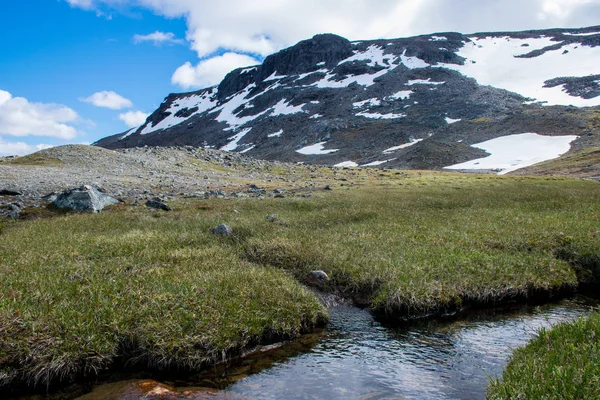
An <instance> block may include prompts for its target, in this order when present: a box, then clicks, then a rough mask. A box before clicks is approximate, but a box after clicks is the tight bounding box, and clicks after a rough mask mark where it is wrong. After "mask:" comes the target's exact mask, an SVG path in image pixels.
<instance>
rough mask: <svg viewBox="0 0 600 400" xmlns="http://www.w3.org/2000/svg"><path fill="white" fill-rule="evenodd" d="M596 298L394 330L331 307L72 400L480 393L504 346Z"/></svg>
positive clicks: (498, 367)
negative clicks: (274, 332)
mask: <svg viewBox="0 0 600 400" xmlns="http://www.w3.org/2000/svg"><path fill="white" fill-rule="evenodd" d="M595 305H597V302H595V301H592V300H590V299H588V298H586V297H581V296H579V297H575V298H572V299H567V300H562V301H560V302H558V303H554V304H547V305H543V306H537V307H531V306H520V307H515V308H513V309H511V310H507V309H506V308H504V309H502V310H487V311H481V310H479V311H474V312H471V313H466V314H465V313H463V314H462V315H461V316H460V318H459V319H456V320H453V321H425V322H420V323H416V324H411V325H410V326H405V327H396V328H394V327H386V326H383V325H382V324H380V323H379V322H377V321H375V320H374V319H373V317H372V316H371V314H369V312H367V311H365V310H361V309H358V308H355V307H349V306H338V307H333V308H331V309H330V318H331V322H330V323H329V325H328V327H327V328H326V329H325V330H324V331H323V332H321V333H319V334H315V335H308V336H306V337H303V338H302V339H301V340H299V341H297V342H294V343H292V344H289V345H285V346H282V347H280V348H277V349H275V350H271V351H267V352H263V353H261V354H259V355H254V356H251V357H249V358H246V359H244V360H242V361H241V362H239V363H238V364H239V365H237V366H230V367H228V368H227V369H225V368H224V367H221V368H218V369H215V370H211V371H209V372H207V373H203V374H201V375H198V376H196V377H194V379H193V380H191V381H188V382H194V383H185V382H179V381H174V382H162V383H158V382H155V381H143V380H130V381H122V382H115V383H109V384H105V385H101V386H98V387H97V388H95V389H94V391H93V392H91V393H89V394H87V395H84V396H82V397H80V399H81V400H97V399H103V400H104V399H133V398H140V397H142V398H147V399H155V398H156V399H158V398H161V399H162V398H185V399H188V398H189V399H204V398H210V399H364V400H367V399H368V400H374V399H484V398H485V391H486V386H487V384H488V382H489V379H490V377H491V376H496V375H500V374H501V373H502V369H503V367H504V365H505V364H506V362H507V358H508V357H509V355H510V354H511V349H513V348H515V347H518V346H521V345H524V344H526V343H527V342H528V341H529V340H530V339H531V338H532V337H533V336H534V335H535V334H536V332H537V330H538V329H540V328H542V327H549V326H552V325H554V324H556V323H558V322H562V321H569V320H572V319H573V318H576V317H578V316H581V315H583V314H585V313H586V312H588V311H589V309H590V307H591V306H595ZM208 387H212V388H213V389H207V388H208Z"/></svg>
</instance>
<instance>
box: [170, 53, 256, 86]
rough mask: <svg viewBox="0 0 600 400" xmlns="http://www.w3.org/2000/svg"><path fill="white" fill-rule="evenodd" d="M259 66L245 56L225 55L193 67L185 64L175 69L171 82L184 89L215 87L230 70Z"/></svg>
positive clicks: (252, 59) (254, 60) (253, 59)
mask: <svg viewBox="0 0 600 400" xmlns="http://www.w3.org/2000/svg"><path fill="white" fill-rule="evenodd" d="M257 64H260V61H258V60H256V59H255V58H252V57H250V56H247V55H245V54H237V53H225V54H223V55H221V56H216V57H213V58H209V59H206V60H204V61H201V62H200V63H198V65H196V66H193V65H192V64H191V63H189V62H187V63H185V64H183V65H182V66H181V67H179V68H177V70H176V71H175V73H174V74H173V77H172V78H171V82H172V83H174V84H176V85H179V86H181V87H182V88H184V89H189V88H192V87H207V86H212V85H215V84H217V83H219V82H221V80H222V79H223V78H224V77H225V75H227V73H228V72H229V71H231V70H234V69H236V68H240V67H247V66H250V65H257Z"/></svg>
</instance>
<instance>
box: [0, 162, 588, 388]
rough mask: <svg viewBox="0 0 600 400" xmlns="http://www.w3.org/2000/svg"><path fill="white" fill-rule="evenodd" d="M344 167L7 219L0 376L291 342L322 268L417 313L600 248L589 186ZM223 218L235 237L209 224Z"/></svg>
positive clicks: (478, 295)
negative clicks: (221, 189)
mask: <svg viewBox="0 0 600 400" xmlns="http://www.w3.org/2000/svg"><path fill="white" fill-rule="evenodd" d="M353 174H354V172H352V171H347V172H346V175H345V176H347V177H348V181H342V182H340V181H336V184H335V185H334V190H333V191H331V192H327V191H318V192H316V195H315V196H313V197H312V198H310V199H301V198H293V197H286V198H284V199H263V200H261V199H237V200H219V199H213V200H187V201H186V202H185V203H184V202H183V201H182V202H180V203H175V204H172V206H173V207H174V209H175V211H173V212H171V213H164V212H156V211H152V210H149V209H146V208H144V207H130V208H125V209H123V208H121V209H119V210H112V211H109V212H105V213H102V214H99V215H68V216H58V217H56V218H52V219H37V220H30V221H19V222H18V223H12V224H10V225H8V226H5V227H4V229H2V233H1V239H2V240H1V241H0V275H1V276H2V280H1V281H0V330H1V332H0V385H3V384H4V385H6V384H9V383H11V382H16V381H20V380H23V379H25V380H29V381H30V383H36V382H37V383H47V382H49V381H53V380H57V379H60V378H64V379H65V380H67V379H70V378H72V377H74V376H80V375H83V374H87V373H96V372H97V371H101V370H103V369H106V368H110V367H111V366H112V365H114V364H115V362H117V361H120V362H124V363H128V364H135V363H137V364H138V365H141V366H144V367H155V368H175V367H177V368H191V369H196V368H199V367H201V366H203V365H208V364H212V363H214V362H216V361H219V360H222V359H224V358H227V357H229V356H231V355H233V354H236V353H238V352H239V351H240V350H241V349H243V348H244V347H247V346H248V345H250V344H252V343H256V342H259V341H261V340H263V341H272V340H274V339H276V338H281V337H294V336H296V335H298V334H299V333H300V332H302V331H306V330H309V329H311V328H313V327H314V326H316V325H318V324H319V323H322V322H323V321H324V320H325V318H326V313H325V310H324V309H323V308H322V306H321V305H320V304H319V303H318V301H317V300H316V298H315V297H314V295H313V294H312V293H311V292H310V291H308V290H306V289H304V288H303V286H302V285H301V284H300V283H299V281H302V280H303V278H304V277H305V275H306V274H307V273H308V272H309V271H311V270H314V269H322V270H324V271H326V272H327V273H328V274H329V276H330V278H331V281H330V282H329V284H328V286H327V287H326V288H325V290H328V291H337V292H339V293H341V294H343V295H345V296H348V297H351V298H353V299H355V300H356V301H358V302H359V303H361V304H363V305H365V306H368V307H370V308H371V309H372V310H374V311H376V312H378V313H381V314H386V315H388V316H406V315H408V316H421V315H424V314H431V313H440V312H444V311H445V310H448V309H455V308H456V307H458V306H460V305H461V304H464V303H465V302H474V303H492V302H499V301H503V300H505V299H507V298H514V297H515V296H522V297H526V296H528V295H530V294H531V293H533V292H536V291H542V292H552V291H557V290H560V289H564V288H565V287H574V286H576V285H577V284H578V276H582V275H581V274H580V273H579V275H578V272H577V266H579V268H580V269H584V268H586V266H587V265H588V264H586V263H585V262H582V260H585V259H586V258H585V257H583V256H584V255H591V256H597V255H598V254H600V248H599V240H598V239H599V238H598V232H597V229H598V228H597V227H598V221H599V220H600V186H598V184H597V183H594V182H584V181H573V180H565V179H548V178H546V179H540V178H522V177H517V178H509V177H495V176H466V175H458V174H434V173H420V172H411V173H410V174H408V175H395V174H393V173H388V172H380V173H371V172H369V173H368V174H366V173H362V172H361V173H359V174H356V176H354V175H353ZM338 175H339V176H341V175H342V173H341V172H340V173H338ZM353 179H354V180H353ZM342 184H343V185H344V186H342ZM351 184H356V186H355V187H354V188H349V185H351ZM358 184H360V185H361V186H360V187H357V186H358ZM267 214H277V215H278V218H277V219H276V220H275V221H274V222H271V221H268V220H267V219H266V218H265V216H266V215H267ZM221 223H227V224H229V225H230V226H232V228H233V230H234V237H232V238H222V237H216V236H214V235H211V234H209V233H208V232H209V230H210V228H212V227H214V226H216V225H218V224H221ZM0 228H1V227H0Z"/></svg>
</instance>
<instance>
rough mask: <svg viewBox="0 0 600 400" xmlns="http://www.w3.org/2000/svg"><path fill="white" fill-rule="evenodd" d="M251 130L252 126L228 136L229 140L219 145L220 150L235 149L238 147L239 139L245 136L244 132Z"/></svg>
mask: <svg viewBox="0 0 600 400" xmlns="http://www.w3.org/2000/svg"><path fill="white" fill-rule="evenodd" d="M251 130H252V128H247V129H243V130H242V131H240V132H239V133H238V134H237V135H235V136H232V137H230V138H229V140H230V142H229V143H227V144H226V145H225V146H223V147H221V149H220V150H223V151H233V150H235V149H236V148H237V147H238V142H239V141H240V140H242V138H243V137H244V136H246V134H247V133H248V132H250V131H251Z"/></svg>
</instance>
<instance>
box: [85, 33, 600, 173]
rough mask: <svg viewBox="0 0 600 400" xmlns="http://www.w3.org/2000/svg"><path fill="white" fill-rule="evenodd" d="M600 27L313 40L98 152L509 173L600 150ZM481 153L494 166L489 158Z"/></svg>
mask: <svg viewBox="0 0 600 400" xmlns="http://www.w3.org/2000/svg"><path fill="white" fill-rule="evenodd" d="M598 106H600V26H596V27H590V28H582V29H552V30H540V31H524V32H501V33H476V34H471V35H463V34H460V33H454V32H448V33H437V34H433V35H422V36H416V37H411V38H403V39H392V40H390V39H385V40H366V41H357V42H350V41H348V40H347V39H344V38H342V37H340V36H336V35H332V34H323V35H317V36H315V37H313V38H312V39H309V40H305V41H302V42H300V43H298V44H296V45H295V46H293V47H290V48H287V49H284V50H282V51H280V52H278V53H276V54H273V55H271V56H269V57H267V58H266V59H265V60H264V62H263V64H262V65H258V66H254V67H249V68H240V69H237V70H234V71H232V72H230V73H229V74H228V75H227V76H226V77H225V78H224V79H223V81H222V82H221V83H220V84H219V85H218V86H215V87H210V88H206V89H202V90H199V91H195V92H190V93H181V94H170V95H169V96H167V98H166V99H165V100H164V101H163V103H162V104H161V105H160V107H159V108H158V109H157V110H156V111H154V112H153V113H152V114H151V115H150V116H149V117H148V119H147V120H146V122H145V123H144V124H143V125H142V126H140V127H138V128H134V129H132V130H130V131H128V132H125V133H121V134H117V135H113V136H110V137H107V138H104V139H101V140H100V141H98V142H97V143H95V145H98V146H102V147H106V148H110V149H115V148H126V147H139V146H146V145H147V146H180V145H192V146H202V147H210V148H216V149H222V150H227V151H233V152H238V153H246V154H248V155H250V156H252V157H255V158H261V159H267V160H281V161H289V162H303V163H307V164H326V165H338V166H355V165H367V166H382V167H386V168H387V167H391V168H413V169H414V168H417V169H431V168H434V169H436V168H437V169H439V168H443V167H449V166H452V167H453V168H455V169H491V170H497V171H503V172H507V171H510V170H514V169H516V168H520V167H524V166H527V165H531V164H533V163H535V162H539V161H544V160H548V159H552V158H555V157H558V156H559V155H560V154H562V153H565V152H567V151H569V152H570V154H571V153H573V152H577V151H582V150H584V149H587V148H590V147H593V146H599V145H600V107H598ZM490 154H491V156H490Z"/></svg>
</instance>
